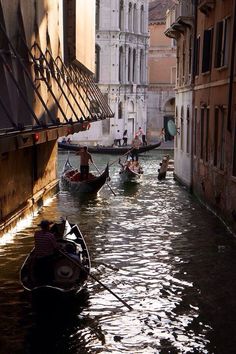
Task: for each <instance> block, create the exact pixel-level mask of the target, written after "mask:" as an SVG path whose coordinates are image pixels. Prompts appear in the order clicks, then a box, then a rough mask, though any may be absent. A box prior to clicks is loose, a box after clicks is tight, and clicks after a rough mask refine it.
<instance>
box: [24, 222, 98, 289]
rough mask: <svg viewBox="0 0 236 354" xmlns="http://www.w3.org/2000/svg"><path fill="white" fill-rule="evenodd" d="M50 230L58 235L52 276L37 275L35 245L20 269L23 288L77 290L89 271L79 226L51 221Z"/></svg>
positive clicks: (83, 285)
mask: <svg viewBox="0 0 236 354" xmlns="http://www.w3.org/2000/svg"><path fill="white" fill-rule="evenodd" d="M50 231H51V232H53V233H54V234H55V236H56V237H57V241H58V243H59V246H60V248H59V251H58V252H57V254H55V256H54V261H53V274H54V275H53V279H50V280H48V279H47V278H45V279H44V276H43V275H42V274H41V275H40V276H39V274H38V271H37V266H36V258H35V251H34V249H33V250H32V251H31V252H30V254H29V255H28V256H27V258H26V260H25V261H24V263H23V265H22V267H21V271H20V281H21V284H22V286H23V287H24V289H25V290H27V291H30V292H36V291H39V290H49V289H50V290H55V291H57V292H59V293H79V292H80V291H81V290H82V289H83V288H84V287H85V285H86V282H87V279H88V276H89V273H90V267H91V264H90V257H89V252H88V249H87V246H86V243H85V240H84V238H83V235H82V234H81V232H80V230H79V228H78V226H77V225H76V224H70V223H69V222H68V221H67V220H66V221H63V222H62V223H59V224H54V225H53V226H52V227H51V229H50Z"/></svg>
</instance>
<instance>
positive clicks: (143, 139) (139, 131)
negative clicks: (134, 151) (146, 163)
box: [136, 127, 147, 146]
mask: <svg viewBox="0 0 236 354" xmlns="http://www.w3.org/2000/svg"><path fill="white" fill-rule="evenodd" d="M136 135H138V136H141V137H142V142H143V146H146V145H147V142H146V134H145V133H144V131H143V129H142V128H141V127H139V128H138V131H137V133H136Z"/></svg>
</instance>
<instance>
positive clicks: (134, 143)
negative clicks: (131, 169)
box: [131, 134, 142, 161]
mask: <svg viewBox="0 0 236 354" xmlns="http://www.w3.org/2000/svg"><path fill="white" fill-rule="evenodd" d="M141 144H142V143H141V141H140V140H139V137H138V135H137V134H136V135H135V138H134V139H133V141H132V151H131V157H132V160H133V161H135V160H136V161H138V152H139V147H140V145H141Z"/></svg>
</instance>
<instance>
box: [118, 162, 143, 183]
mask: <svg viewBox="0 0 236 354" xmlns="http://www.w3.org/2000/svg"><path fill="white" fill-rule="evenodd" d="M119 175H120V178H121V180H122V182H137V181H138V180H140V178H141V177H142V175H143V169H142V167H141V166H140V165H139V163H138V164H137V162H135V161H134V162H132V161H127V162H126V163H125V164H124V165H122V167H121V169H120V171H119Z"/></svg>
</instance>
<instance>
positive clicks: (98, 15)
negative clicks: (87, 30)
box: [95, 0, 100, 30]
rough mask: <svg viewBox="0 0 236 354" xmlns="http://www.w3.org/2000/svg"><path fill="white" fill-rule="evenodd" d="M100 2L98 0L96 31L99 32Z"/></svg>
mask: <svg viewBox="0 0 236 354" xmlns="http://www.w3.org/2000/svg"><path fill="white" fill-rule="evenodd" d="M99 19H100V0H96V20H95V21H96V30H99Z"/></svg>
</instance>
